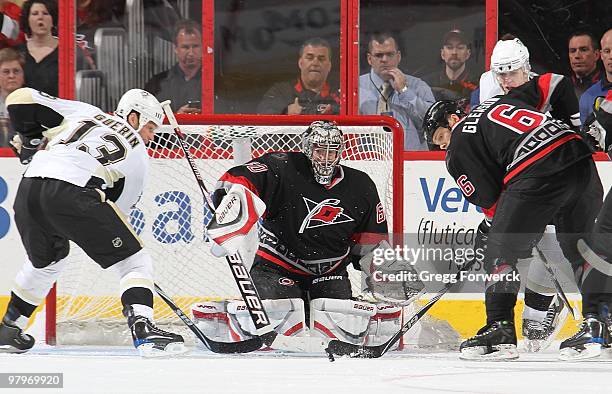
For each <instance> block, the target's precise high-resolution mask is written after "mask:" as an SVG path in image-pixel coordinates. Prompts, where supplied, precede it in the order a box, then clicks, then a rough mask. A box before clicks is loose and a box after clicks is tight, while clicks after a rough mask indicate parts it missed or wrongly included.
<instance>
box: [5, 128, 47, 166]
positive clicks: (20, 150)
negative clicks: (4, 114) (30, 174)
mask: <svg viewBox="0 0 612 394" xmlns="http://www.w3.org/2000/svg"><path fill="white" fill-rule="evenodd" d="M42 142H43V139H42V138H31V137H25V136H21V135H20V134H15V135H14V136H13V139H12V140H11V141H9V144H10V146H11V149H13V152H15V154H16V155H17V157H19V161H21V164H29V163H30V161H31V160H32V156H34V153H36V151H37V150H39V149H40V148H41V147H42V146H43V145H42Z"/></svg>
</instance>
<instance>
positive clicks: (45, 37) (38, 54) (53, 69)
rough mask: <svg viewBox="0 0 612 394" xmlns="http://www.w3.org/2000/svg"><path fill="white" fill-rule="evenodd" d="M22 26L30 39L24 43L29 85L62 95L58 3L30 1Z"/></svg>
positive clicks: (27, 2)
mask: <svg viewBox="0 0 612 394" xmlns="http://www.w3.org/2000/svg"><path fill="white" fill-rule="evenodd" d="M20 27H21V29H22V30H23V32H24V33H25V35H26V37H27V42H26V43H25V44H24V45H22V46H20V47H19V49H20V51H21V52H22V53H23V54H24V56H25V67H24V72H25V86H27V87H31V88H34V89H37V90H40V91H43V92H45V93H48V94H50V95H52V96H57V95H58V86H57V82H58V49H57V45H58V40H57V37H55V36H54V34H56V30H57V2H56V1H54V0H28V1H26V2H24V3H23V9H22V12H21V20H20Z"/></svg>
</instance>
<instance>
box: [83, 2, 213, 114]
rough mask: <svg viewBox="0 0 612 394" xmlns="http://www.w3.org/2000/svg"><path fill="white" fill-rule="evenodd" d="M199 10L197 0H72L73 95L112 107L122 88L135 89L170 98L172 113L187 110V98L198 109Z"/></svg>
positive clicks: (199, 95)
mask: <svg viewBox="0 0 612 394" xmlns="http://www.w3.org/2000/svg"><path fill="white" fill-rule="evenodd" d="M201 9H202V2H201V0H198V1H196V0H191V1H189V0H146V1H145V0H127V1H126V0H83V1H77V74H76V83H75V88H76V97H77V99H79V100H82V101H86V102H89V103H92V104H94V105H96V106H99V107H101V108H103V109H104V110H106V111H112V110H113V109H114V108H115V107H116V105H117V102H118V101H119V98H121V95H122V94H123V93H124V92H125V91H126V90H128V89H131V88H141V89H147V90H150V91H151V93H153V94H155V95H156V96H157V98H158V99H159V100H160V101H163V100H166V99H171V100H172V108H173V109H174V111H175V112H187V111H185V109H186V107H185V106H186V104H187V102H188V101H191V102H192V104H193V107H189V108H188V109H189V111H190V112H199V109H198V108H197V107H198V106H199V105H198V104H197V103H199V101H200V100H201V86H202V82H201V60H202V56H201V42H202V40H201V32H200V30H201V29H200V27H201ZM185 20H191V21H193V22H192V23H191V24H190V23H189V22H185ZM179 23H182V24H181V25H180V27H183V29H179V35H178V36H181V38H180V39H181V44H184V45H183V47H184V50H183V51H182V52H181V51H176V50H175V45H174V40H175V36H177V34H176V32H175V29H177V27H179V26H178V24H179ZM179 52H180V54H179V57H180V58H181V59H183V61H182V62H178V63H177V53H179Z"/></svg>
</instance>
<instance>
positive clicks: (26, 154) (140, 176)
mask: <svg viewBox="0 0 612 394" xmlns="http://www.w3.org/2000/svg"><path fill="white" fill-rule="evenodd" d="M6 105H7V109H8V111H9V114H10V118H11V123H12V125H13V127H14V129H15V130H17V131H18V132H19V136H20V138H18V139H17V141H14V142H15V143H14V146H15V147H16V149H17V151H18V153H19V155H20V158H21V160H22V162H27V161H29V159H30V156H31V162H30V164H29V166H28V168H27V169H26V172H25V174H24V176H23V179H22V180H21V183H20V185H19V189H18V191H17V195H16V197H15V204H14V210H15V222H16V224H17V229H18V230H19V234H20V236H21V239H22V242H23V245H24V248H25V250H26V252H27V257H26V261H25V263H24V265H23V267H22V268H21V271H20V272H19V273H18V274H17V277H16V278H15V286H14V288H13V290H12V292H11V299H10V301H9V305H8V309H7V311H6V313H5V315H4V318H3V319H2V323H1V324H0V351H4V352H12V353H22V352H26V351H28V350H29V349H31V348H32V346H33V345H34V338H33V337H32V336H30V335H28V334H25V333H24V329H25V327H26V324H27V323H28V320H29V318H30V316H31V315H32V313H33V312H34V309H35V308H36V307H37V306H38V305H39V304H40V303H41V302H42V301H43V299H44V297H45V296H46V295H47V293H48V291H49V289H50V288H51V286H52V285H53V283H54V282H55V281H56V280H57V278H58V276H59V274H60V272H61V271H62V269H63V268H64V267H65V265H66V256H67V255H68V252H69V243H68V241H69V240H72V241H74V242H75V243H76V244H78V245H79V246H80V247H81V248H82V249H83V250H84V251H85V253H87V255H88V256H89V257H91V258H92V259H93V260H94V261H95V262H96V263H98V264H99V265H100V266H101V267H102V268H105V269H106V268H110V269H112V270H113V271H115V272H116V273H117V274H118V278H119V287H120V292H121V302H122V304H123V313H124V315H125V316H126V317H127V322H128V326H129V328H130V330H131V333H132V337H133V340H134V346H135V347H136V348H137V349H138V350H139V352H140V354H141V355H143V356H145V357H148V356H157V355H167V354H174V353H182V352H184V351H185V346H184V343H183V338H182V337H181V336H180V335H176V334H173V333H169V332H165V331H162V330H160V329H158V328H157V327H156V326H155V325H154V324H153V287H154V284H153V265H152V260H151V257H150V255H149V253H147V251H146V250H144V249H143V247H142V243H141V241H140V239H139V238H138V236H137V235H136V234H135V233H134V231H133V230H132V228H131V227H130V225H129V224H128V223H127V221H126V217H127V215H129V213H130V210H131V209H132V207H133V206H134V204H136V202H137V201H138V199H139V198H140V195H141V194H142V191H143V188H144V185H145V180H146V178H147V173H148V154H147V149H146V145H147V144H148V143H149V142H150V141H151V140H152V139H153V138H154V136H155V130H156V129H157V128H158V127H159V126H160V125H161V124H162V122H163V118H164V115H163V110H162V106H161V105H160V103H159V102H158V101H157V99H156V98H155V97H154V96H153V95H151V94H150V93H148V92H146V91H144V90H140V89H132V90H129V91H128V92H126V93H125V94H124V95H123V96H122V97H121V100H120V101H119V104H118V106H117V110H116V111H115V115H108V114H106V113H105V112H103V111H101V110H100V109H98V108H96V107H94V106H92V105H89V104H85V103H81V102H76V101H68V100H61V99H58V98H56V97H52V96H49V95H47V94H44V93H42V92H37V91H35V90H33V89H30V88H22V89H18V90H16V91H15V92H13V93H11V94H10V95H9V96H8V97H7V99H6ZM43 136H44V138H45V139H47V140H48V144H47V146H46V149H45V150H39V151H36V150H35V147H36V145H38V141H40V140H42V139H43ZM19 140H20V141H19ZM33 140H34V142H33ZM36 140H38V141H36ZM20 143H21V146H20ZM32 153H35V154H34V155H33V156H32Z"/></svg>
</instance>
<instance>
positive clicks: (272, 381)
mask: <svg viewBox="0 0 612 394" xmlns="http://www.w3.org/2000/svg"><path fill="white" fill-rule="evenodd" d="M557 347H558V343H557V344H556V346H553V348H551V349H550V350H547V351H546V352H544V353H537V354H527V353H521V356H520V359H519V360H517V361H509V362H469V361H462V360H459V359H458V357H457V353H456V352H431V351H425V350H418V351H403V352H392V353H389V354H387V355H385V356H384V357H382V358H380V359H366V360H363V359H348V358H337V360H336V361H335V362H333V363H330V362H329V361H328V360H327V358H326V357H325V356H321V355H300V356H295V355H287V354H279V353H272V352H259V353H252V354H246V355H236V356H227V355H218V354H212V353H209V352H205V351H201V350H193V351H192V352H191V353H189V354H188V355H185V356H183V357H181V358H173V359H153V360H152V359H148V360H145V359H141V358H140V357H138V356H137V355H136V352H135V350H134V349H132V348H128V347H107V348H102V347H84V346H80V347H79V346H71V347H51V346H47V345H37V346H36V347H35V348H34V349H33V351H32V352H31V353H28V354H22V355H8V354H0V371H1V372H17V373H23V372H63V373H64V388H63V389H58V390H57V391H56V392H61V393H242V394H250V393H283V394H298V393H309V394H311V393H325V394H327V393H333V394H335V393H369V394H372V393H381V394H383V393H385V394H387V393H389V394H400V393H521V394H523V393H538V394H540V393H542V394H543V393H554V394H559V393H581V392H594V393H604V392H610V391H609V390H610V381H611V379H612V355H608V354H606V358H603V359H600V360H598V361H590V362H589V361H582V362H561V361H557V360H556V356H557V350H556V348H557ZM4 392H9V391H8V390H3V389H0V393H4ZM15 392H18V393H27V392H32V393H42V392H45V393H48V392H53V390H51V389H45V390H40V389H33V390H25V389H19V390H15Z"/></svg>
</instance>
